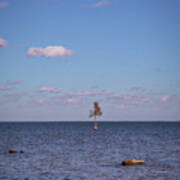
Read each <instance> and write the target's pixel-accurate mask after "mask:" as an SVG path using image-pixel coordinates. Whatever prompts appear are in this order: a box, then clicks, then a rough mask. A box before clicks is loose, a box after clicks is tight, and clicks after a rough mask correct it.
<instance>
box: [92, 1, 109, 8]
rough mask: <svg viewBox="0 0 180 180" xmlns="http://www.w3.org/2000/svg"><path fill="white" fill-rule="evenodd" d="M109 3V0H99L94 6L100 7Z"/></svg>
mask: <svg viewBox="0 0 180 180" xmlns="http://www.w3.org/2000/svg"><path fill="white" fill-rule="evenodd" d="M108 4H109V2H107V1H99V2H97V3H95V4H93V5H92V7H94V8H100V7H102V6H107V5H108Z"/></svg>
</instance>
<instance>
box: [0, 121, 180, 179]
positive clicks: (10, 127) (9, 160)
mask: <svg viewBox="0 0 180 180" xmlns="http://www.w3.org/2000/svg"><path fill="white" fill-rule="evenodd" d="M92 128H93V123H87V122H81V123H80V122H78V123H77V122H76V123H75V122H74V123H72V122H71V123H62V122H51V123H0V180H2V179H3V180H6V179H7V180H9V179H10V180H56V179H57V180H61V179H62V180H86V179H90V180H95V179H98V180H118V179H120V180H143V179H145V180H179V179H180V122H176V123H175V122H173V123H159V122H158V123H139V122H135V123H131V122H121V123H112V122H111V123H110V122H109V123H100V124H99V131H97V132H95V131H93V130H92ZM9 149H15V150H18V151H19V150H20V149H23V150H24V153H23V154H20V153H17V154H8V153H7V151H8V150H9ZM131 158H136V159H143V160H145V164H144V165H140V166H128V167H123V166H121V162H122V161H123V160H126V159H131Z"/></svg>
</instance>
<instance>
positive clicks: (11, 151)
mask: <svg viewBox="0 0 180 180" xmlns="http://www.w3.org/2000/svg"><path fill="white" fill-rule="evenodd" d="M8 153H10V154H15V153H17V151H16V150H12V149H10V150H9V151H8Z"/></svg>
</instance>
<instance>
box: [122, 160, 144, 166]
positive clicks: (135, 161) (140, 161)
mask: <svg viewBox="0 0 180 180" xmlns="http://www.w3.org/2000/svg"><path fill="white" fill-rule="evenodd" d="M140 164H144V161H143V160H136V159H129V160H126V161H123V162H122V165H123V166H131V165H140Z"/></svg>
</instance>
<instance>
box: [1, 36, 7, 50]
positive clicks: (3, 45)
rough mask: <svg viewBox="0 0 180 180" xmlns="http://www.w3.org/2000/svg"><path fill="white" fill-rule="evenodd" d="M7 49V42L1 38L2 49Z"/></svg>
mask: <svg viewBox="0 0 180 180" xmlns="http://www.w3.org/2000/svg"><path fill="white" fill-rule="evenodd" d="M5 47H7V41H6V40H4V39H2V38H0V48H5Z"/></svg>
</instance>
